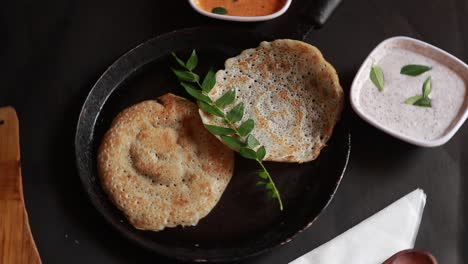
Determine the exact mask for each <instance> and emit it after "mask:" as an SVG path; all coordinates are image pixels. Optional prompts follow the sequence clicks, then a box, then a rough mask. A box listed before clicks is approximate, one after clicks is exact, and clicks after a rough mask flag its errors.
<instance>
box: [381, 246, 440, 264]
mask: <svg viewBox="0 0 468 264" xmlns="http://www.w3.org/2000/svg"><path fill="white" fill-rule="evenodd" d="M383 264H437V260H436V258H435V257H434V256H433V255H432V254H431V253H429V252H427V251H422V250H418V249H407V250H403V251H400V252H398V253H396V254H395V255H393V256H391V257H390V258H389V259H387V260H386V261H385V262H384V263H383Z"/></svg>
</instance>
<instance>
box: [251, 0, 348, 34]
mask: <svg viewBox="0 0 468 264" xmlns="http://www.w3.org/2000/svg"><path fill="white" fill-rule="evenodd" d="M341 1H342V0H292V3H291V6H290V7H289V10H288V11H287V12H286V13H285V14H284V15H282V16H280V17H279V18H277V19H273V20H271V21H268V22H264V23H260V24H258V25H256V26H255V29H254V30H255V31H257V32H258V33H260V34H263V35H265V36H268V37H270V38H292V39H299V40H303V39H304V38H305V36H306V35H307V33H308V32H309V31H310V30H311V29H313V28H320V27H322V26H323V25H324V24H325V22H326V21H327V19H328V18H329V17H330V16H331V15H332V13H333V11H334V10H335V9H336V8H337V7H338V5H339V4H340V3H341Z"/></svg>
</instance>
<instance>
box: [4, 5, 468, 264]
mask: <svg viewBox="0 0 468 264" xmlns="http://www.w3.org/2000/svg"><path fill="white" fill-rule="evenodd" d="M214 23H215V21H213V20H209V19H205V18H202V17H200V16H199V15H197V14H195V13H194V12H192V11H191V9H190V8H189V6H188V4H187V3H186V1H165V2H162V1H156V0H152V1H143V0H141V1H115V0H113V1H110V0H101V1H93V0H80V1H76V0H75V1H72V0H46V1H31V0H16V1H8V2H5V3H2V7H1V8H0V34H1V36H2V40H1V41H0V61H1V62H2V63H1V66H0V106H1V105H12V106H14V107H15V108H16V109H17V111H18V114H19V118H20V126H21V144H22V165H23V178H24V191H25V199H26V206H27V210H28V212H29V217H30V224H31V228H32V231H33V235H34V238H35V240H36V243H37V246H38V248H39V252H40V254H41V257H42V259H43V262H44V263H172V262H170V261H169V260H167V259H165V258H162V257H160V256H157V255H155V254H154V253H151V252H148V251H146V250H144V249H141V248H140V247H138V246H136V245H134V244H132V243H130V242H129V241H127V240H126V239H125V238H124V237H122V236H121V235H120V234H118V233H116V232H115V231H114V230H113V229H112V227H110V226H109V225H108V224H106V222H105V221H104V219H103V218H102V217H101V216H100V215H99V214H98V212H97V211H96V210H95V209H94V208H93V207H92V205H91V204H90V202H89V201H88V198H87V197H86V195H85V193H84V191H83V189H82V186H81V182H80V180H79V178H78V175H77V172H76V169H75V164H74V152H73V137H74V130H75V125H76V121H77V117H78V114H79V111H80V107H81V104H82V103H83V101H84V99H85V97H86V95H87V93H88V92H89V90H90V88H91V86H92V85H93V83H94V82H95V81H96V80H97V78H98V77H99V75H100V74H101V73H102V72H103V71H104V70H105V69H106V67H107V66H108V65H110V64H111V63H112V62H113V61H114V60H116V59H117V58H118V57H119V56H120V55H122V54H123V53H125V52H126V51H127V50H129V49H131V48H132V47H134V46H136V45H137V44H139V43H140V42H142V41H144V40H146V39H148V38H151V37H153V36H156V35H158V34H160V33H163V32H168V31H171V30H174V29H178V28H182V27H191V26H196V25H204V24H214ZM467 25H468V2H467V1H466V0H431V1H426V0H413V1H408V0H395V1H380V0H353V1H351V0H345V1H344V3H343V4H342V5H341V6H340V7H339V9H338V10H337V11H336V12H335V14H334V15H333V16H332V17H331V18H330V20H329V21H328V23H327V24H326V25H325V27H324V28H322V29H320V30H315V31H312V32H311V33H310V34H309V35H308V36H307V41H308V42H310V43H313V44H314V45H316V46H318V47H319V48H320V49H321V50H322V52H323V53H324V55H325V57H326V58H327V59H328V60H329V61H330V62H331V63H332V64H333V65H334V66H335V67H336V69H337V71H338V72H339V74H340V78H341V82H342V85H343V87H344V89H345V91H346V92H347V91H349V86H350V83H351V81H352V78H353V77H354V74H355V73H356V71H357V69H358V67H359V66H360V63H361V62H362V61H363V60H364V58H365V57H366V56H367V54H368V53H369V52H370V51H371V49H372V48H373V47H374V46H375V45H376V44H378V43H379V42H380V41H382V40H383V39H385V38H387V37H391V36H396V35H406V36H411V37H415V38H418V39H422V40H424V41H427V42H429V43H432V44H434V45H436V46H439V47H440V48H442V49H444V50H447V51H448V52H450V53H452V54H454V55H455V56H457V57H459V58H460V59H462V60H464V61H468V48H467V47H468V46H467V43H468V27H467ZM350 119H351V127H352V134H353V142H352V154H351V161H350V164H349V167H348V171H347V173H346V175H345V177H344V180H343V182H342V185H341V187H340V188H339V190H338V193H337V195H336V196H335V199H334V200H333V201H332V203H331V205H330V206H329V208H328V209H327V210H326V211H325V212H324V213H323V214H322V216H321V217H320V218H319V220H318V221H317V222H316V223H315V224H314V225H313V226H312V227H311V228H310V229H308V230H307V231H306V232H304V233H302V234H300V235H299V236H298V237H297V238H296V239H295V240H294V241H292V242H291V243H289V244H287V245H285V246H283V247H281V248H280V249H278V250H275V251H273V252H271V253H268V254H266V255H263V256H260V257H258V258H255V259H251V260H248V261H246V262H245V263H287V262H289V261H291V260H293V259H295V258H296V257H298V256H300V255H302V254H304V253H306V252H308V251H310V250H311V249H313V248H315V247H317V246H319V245H320V244H322V243H324V242H326V241H328V240H330V239H332V238H333V237H335V236H337V235H338V234H340V233H342V232H344V231H345V230H347V229H348V228H350V227H352V226H354V225H355V224H357V223H359V222H360V221H361V220H363V219H365V218H367V217H368V216H370V215H372V214H373V213H375V212H377V211H378V210H379V209H381V208H383V207H385V206H386V205H388V204H389V203H391V202H393V201H394V200H396V199H397V198H399V197H401V196H403V195H405V194H406V193H408V192H410V191H412V190H413V189H415V188H418V187H421V188H423V189H424V190H425V191H426V193H427V195H428V200H427V205H426V210H425V213H424V217H423V220H422V224H421V228H420V231H419V236H418V239H417V242H416V247H418V248H422V249H425V250H429V251H431V252H433V253H434V254H435V256H436V257H437V258H438V259H439V261H440V263H467V262H468V250H467V249H468V229H467V228H466V227H465V226H466V225H464V223H465V222H466V221H468V210H467V209H466V208H467V206H468V191H466V190H464V188H465V187H468V180H467V179H465V178H466V177H467V176H468V140H467V136H468V125H464V126H463V127H462V128H461V129H460V131H459V132H458V133H457V134H456V135H455V137H454V138H453V139H452V140H451V141H450V142H448V143H447V144H445V145H444V146H442V147H438V148H419V147H414V146H411V145H408V144H406V143H403V142H400V141H398V140H396V139H394V138H392V137H390V136H388V135H386V134H384V133H382V132H380V131H378V130H377V129H375V128H373V127H371V126H370V125H368V124H366V123H364V122H363V121H362V120H360V119H359V118H358V117H357V116H356V115H355V114H351V118H350ZM463 176H465V177H463Z"/></svg>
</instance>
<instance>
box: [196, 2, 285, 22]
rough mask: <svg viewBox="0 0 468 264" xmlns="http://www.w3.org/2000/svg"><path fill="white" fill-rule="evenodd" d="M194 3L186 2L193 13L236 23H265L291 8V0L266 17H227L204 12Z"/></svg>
mask: <svg viewBox="0 0 468 264" xmlns="http://www.w3.org/2000/svg"><path fill="white" fill-rule="evenodd" d="M196 1H197V0H188V2H189V3H190V5H191V6H192V8H193V9H194V10H195V11H197V12H198V13H199V14H201V15H204V16H207V17H211V18H214V19H220V20H227V21H237V22H257V21H265V20H271V19H274V18H277V17H279V16H281V15H283V14H284V13H285V12H286V11H287V10H288V9H289V7H290V6H291V2H292V0H286V2H285V3H284V5H283V7H281V9H280V10H278V11H276V12H275V13H272V14H269V15H266V16H228V15H219V14H215V13H211V12H208V11H205V10H203V9H202V8H200V7H199V6H198V5H197V3H196Z"/></svg>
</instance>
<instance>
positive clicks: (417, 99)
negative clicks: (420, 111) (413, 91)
mask: <svg viewBox="0 0 468 264" xmlns="http://www.w3.org/2000/svg"><path fill="white" fill-rule="evenodd" d="M431 91H432V81H431V77H430V76H429V77H428V78H427V79H426V80H425V81H424V84H423V86H422V94H421V95H415V96H411V97H410V98H408V99H406V100H405V104H409V105H416V106H421V107H431V106H432V100H431V98H430V97H429V94H430V93H431Z"/></svg>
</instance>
